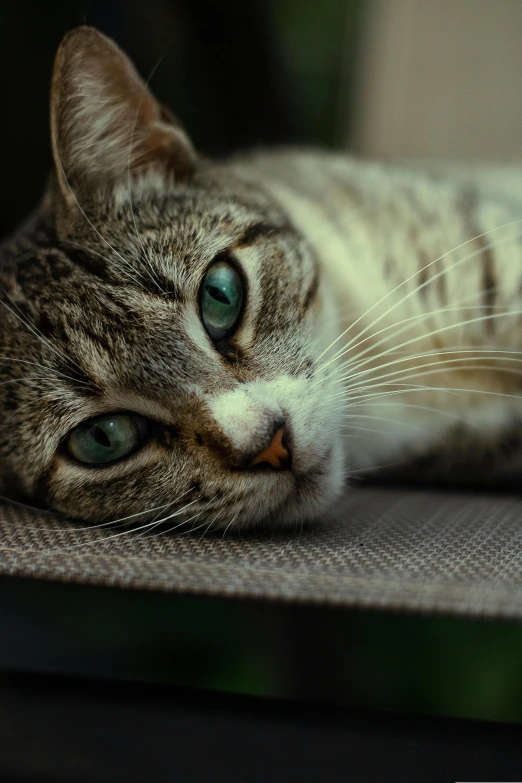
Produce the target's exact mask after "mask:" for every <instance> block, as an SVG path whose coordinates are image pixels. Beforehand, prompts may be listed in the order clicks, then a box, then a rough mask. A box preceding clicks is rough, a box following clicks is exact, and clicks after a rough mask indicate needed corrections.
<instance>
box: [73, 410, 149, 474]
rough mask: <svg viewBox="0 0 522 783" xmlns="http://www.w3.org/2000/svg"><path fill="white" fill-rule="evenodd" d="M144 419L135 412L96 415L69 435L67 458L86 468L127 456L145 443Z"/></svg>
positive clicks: (145, 424)
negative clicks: (80, 463) (81, 463)
mask: <svg viewBox="0 0 522 783" xmlns="http://www.w3.org/2000/svg"><path fill="white" fill-rule="evenodd" d="M147 433H148V424H147V420H146V419H144V418H143V417H142V416H138V415H137V414H134V413H113V414H108V415H105V416H98V417H97V418H94V419H89V420H88V421H84V422H83V424H79V425H78V427H76V428H75V429H74V430H73V431H72V432H71V433H70V434H69V436H68V438H67V440H66V448H67V451H68V452H69V454H70V456H71V457H73V458H74V459H75V460H77V461H78V462H83V463H85V464H87V465H104V464H107V463H109V462H116V460H118V459H122V457H127V456H129V454H131V453H132V452H133V451H135V450H136V449H137V448H138V447H139V446H141V444H142V443H143V442H144V440H145V438H146V436H147Z"/></svg>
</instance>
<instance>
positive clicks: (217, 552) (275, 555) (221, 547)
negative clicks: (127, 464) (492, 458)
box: [0, 488, 522, 618]
mask: <svg viewBox="0 0 522 783" xmlns="http://www.w3.org/2000/svg"><path fill="white" fill-rule="evenodd" d="M121 531H122V529H121V528H118V529H114V528H112V529H108V528H106V527H104V528H101V529H100V528H98V529H94V528H85V527H81V526H80V525H78V524H72V523H66V522H63V521H58V520H56V519H55V518H53V517H52V516H50V515H46V514H44V513H36V512H32V511H29V510H27V509H24V508H23V507H21V506H18V505H14V504H4V505H3V506H2V507H1V508H0V574H3V575H6V574H11V575H16V576H24V577H39V578H44V579H54V580H64V581H70V582H82V583H92V584H99V585H114V586H120V587H132V588H139V589H153V590H166V591H173V592H184V593H198V594H206V595H209V594H211V595H218V596H238V597H239V596H241V597H253V598H263V599H272V600H280V601H301V602H302V601H306V602H314V603H324V604H330V605H332V604H337V605H345V606H361V607H363V606H364V607H376V608H386V607H387V608H400V609H406V610H422V611H431V612H451V613H456V614H461V615H470V616H471V615H473V616H476V615H485V616H495V617H506V618H515V617H516V618H519V617H522V498H520V497H514V496H501V495H496V496H492V495H476V494H475V495H472V494H455V493H451V494H450V493H442V492H440V493H439V492H425V491H409V490H408V491H404V490H390V489H373V488H372V489H358V490H352V491H350V492H348V493H347V494H346V497H345V498H344V499H343V501H342V502H341V503H340V504H339V505H338V507H337V508H336V509H334V511H333V512H332V513H331V515H330V516H329V518H328V519H325V520H323V521H322V522H319V523H318V524H317V525H316V526H315V527H313V528H310V529H309V530H305V531H303V532H301V533H299V532H294V533H288V534H281V533H278V534H273V535H270V534H264V535H256V536H251V535H249V536H241V537H239V536H235V535H231V534H229V533H228V534H227V535H226V536H225V537H224V538H223V535H222V534H216V535H212V536H208V537H206V536H203V537H202V536H201V535H200V532H199V531H198V532H195V533H193V534H187V533H185V534H183V535H179V534H177V535H176V534H174V533H165V534H162V535H149V536H147V535H143V534H142V533H140V532H137V531H136V532H128V533H125V534H124V535H119V533H120V532H121ZM106 536H111V538H109V539H108V540H105V541H102V539H103V538H104V537H106Z"/></svg>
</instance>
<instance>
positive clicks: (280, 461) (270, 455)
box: [251, 427, 291, 470]
mask: <svg viewBox="0 0 522 783" xmlns="http://www.w3.org/2000/svg"><path fill="white" fill-rule="evenodd" d="M284 435H285V428H284V427H280V428H279V429H278V430H277V431H276V433H275V435H274V437H273V438H272V442H271V443H270V445H269V446H267V448H266V449H264V450H263V451H261V452H260V453H259V454H258V455H257V457H255V459H253V460H252V463H251V464H252V467H253V466H254V465H261V464H262V463H263V462H267V463H268V464H269V465H271V466H272V467H273V468H274V469H275V470H284V469H285V468H289V467H290V462H291V455H290V452H289V451H288V449H287V448H286V446H284V445H283V438H284Z"/></svg>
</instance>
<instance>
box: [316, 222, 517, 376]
mask: <svg viewBox="0 0 522 783" xmlns="http://www.w3.org/2000/svg"><path fill="white" fill-rule="evenodd" d="M520 222H522V218H520V219H518V220H513V221H511V222H509V223H505V224H504V225H502V226H498V227H497V228H494V229H491V230H490V231H485V232H484V233H482V234H479V235H477V236H476V237H472V238H471V239H469V240H467V241H466V242H462V243H461V244H460V245H458V246H457V247H455V248H453V249H452V250H450V251H448V252H447V253H444V254H443V255H442V256H439V258H436V259H434V260H433V261H431V262H430V263H428V264H426V265H425V266H424V267H422V269H419V270H418V271H417V272H415V273H414V274H412V275H410V277H408V278H407V279H406V280H403V282H402V283H399V285H397V286H396V287H395V288H394V289H392V290H391V291H389V292H388V293H387V294H386V295H385V296H384V297H382V298H381V299H380V300H379V301H378V302H376V303H375V304H374V305H372V306H371V307H370V308H369V309H368V310H366V312H365V313H363V314H362V315H361V316H360V317H359V318H357V320H356V321H354V323H352V324H351V325H350V326H349V327H348V328H347V329H345V331H344V332H343V333H342V334H341V335H339V337H337V338H336V340H335V341H334V342H337V340H339V339H340V338H341V337H343V336H344V335H345V334H346V333H347V332H348V331H350V329H352V328H353V327H354V326H355V325H356V324H357V323H359V322H360V321H361V320H362V319H363V318H365V317H366V316H367V315H368V313H370V312H371V311H372V310H374V309H375V308H376V307H378V305H379V304H381V302H383V301H384V300H385V299H387V298H388V297H389V296H391V295H392V294H394V293H395V292H396V291H397V290H398V289H399V288H401V287H402V286H404V285H406V283H408V282H409V281H410V280H413V279H414V278H415V277H417V276H418V275H419V274H421V272H423V271H425V270H426V269H428V268H429V267H430V266H432V265H433V264H435V263H437V262H438V261H440V260H442V259H443V258H445V257H446V256H448V255H450V254H451V253H454V252H455V251H456V250H459V249H460V248H462V247H464V246H465V245H467V244H469V243H470V242H474V241H476V240H477V239H481V238H482V237H484V236H487V235H488V234H491V233H493V232H495V231H500V230H501V229H504V228H508V227H510V226H513V225H515V224H518V223H520ZM520 235H521V232H517V233H516V234H515V235H513V236H511V235H510V236H508V237H504V238H501V239H499V240H497V241H496V242H491V243H486V244H485V245H483V246H481V247H479V248H478V249H477V250H474V251H473V252H471V253H468V254H467V255H466V256H464V258H462V259H459V260H458V261H456V262H455V263H454V264H453V265H452V266H451V267H444V269H442V270H441V271H440V272H438V273H436V274H435V275H432V276H430V277H429V278H428V279H427V280H426V281H425V282H424V283H421V284H420V285H418V286H416V287H415V288H414V289H413V290H412V291H409V292H408V293H407V294H406V295H405V296H403V297H402V298H401V299H399V300H398V301H397V302H395V303H394V304H393V305H391V307H389V308H388V309H387V310H386V311H385V312H384V313H381V315H380V316H378V317H377V318H376V319H374V321H372V323H371V324H369V325H368V326H366V327H365V328H364V329H363V330H362V331H361V332H359V333H358V335H357V337H355V338H353V339H352V340H351V341H349V342H348V343H347V344H346V345H345V346H344V347H343V348H342V349H339V351H338V352H337V354H336V355H335V356H333V357H332V358H331V359H330V360H329V361H328V362H326V363H325V364H324V365H322V366H323V367H325V366H328V364H330V363H331V362H334V361H337V359H338V358H340V356H343V355H344V354H345V353H346V352H347V351H348V350H349V348H350V347H351V345H352V344H353V342H354V340H357V339H358V338H360V337H361V336H362V335H363V334H366V333H367V332H368V331H369V330H370V329H372V328H373V327H374V326H375V325H376V324H377V323H379V321H381V320H382V319H383V318H385V317H386V316H387V315H389V314H390V313H391V312H393V310H395V309H396V308H397V307H399V306H400V305H402V304H404V302H405V301H407V300H408V299H410V298H411V297H412V296H415V295H416V294H418V292H419V291H421V290H422V289H424V288H425V287H426V286H428V285H431V284H432V283H433V282H434V281H435V280H437V279H439V278H440V277H441V276H442V275H445V274H448V271H449V269H451V270H454V269H456V268H457V267H458V266H460V265H462V264H463V263H465V262H467V261H469V260H471V259H472V258H475V257H476V256H478V255H481V254H482V253H484V252H485V251H486V250H489V249H492V248H494V247H498V246H499V245H500V244H503V243H504V242H507V241H510V240H514V239H518V238H519V237H520ZM366 339H371V337H368V338H366ZM363 342H364V341H363ZM324 353H325V352H324V351H323V353H322V354H320V356H319V357H318V358H321V357H322V356H323V355H324Z"/></svg>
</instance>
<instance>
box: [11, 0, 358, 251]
mask: <svg viewBox="0 0 522 783" xmlns="http://www.w3.org/2000/svg"><path fill="white" fill-rule="evenodd" d="M362 5H363V4H362V2H361V0H327V2H325V3H317V2H315V0H266V1H265V2H259V0H241V2H234V1H233V0H232V1H231V0H228V2H219V3H216V2H213V1H212V0H147V2H146V3H144V2H141V1H140V0H125V1H124V2H122V1H118V0H98V1H97V0H83V2H82V1H81V0H64V2H61V3H56V2H55V3H52V2H39V0H18V1H17V2H13V3H8V2H3V3H2V4H1V11H0V73H1V74H2V77H1V84H2V102H1V106H2V122H1V123H0V149H2V150H3V155H2V188H1V189H0V237H2V236H4V235H5V234H6V233H7V232H9V231H10V230H12V228H13V227H14V226H15V225H16V224H17V223H18V222H19V221H20V220H21V219H22V218H23V217H24V216H25V214H26V213H27V212H28V211H29V210H30V209H32V208H33V207H34V206H35V204H36V203H37V201H38V199H39V197H40V195H41V193H42V190H43V187H44V184H45V176H46V173H47V171H48V170H49V167H50V165H51V157H50V146H49V129H48V123H49V117H48V114H49V85H50V77H51V69H52V63H53V59H54V55H55V52H56V48H57V46H58V44H59V42H60V39H61V38H62V36H63V35H64V33H65V32H67V30H69V29H70V28H72V27H75V26H76V25H78V24H82V23H87V24H91V25H94V26H96V27H98V28H99V29H100V30H102V32H104V33H105V34H107V35H108V36H110V37H111V38H114V40H115V41H116V42H117V43H118V44H119V45H120V46H121V47H122V48H123V49H124V50H125V51H126V52H127V54H128V55H129V56H130V57H131V59H132V60H133V61H134V63H135V65H136V67H137V68H138V70H139V71H140V73H141V74H142V76H143V78H144V79H145V80H147V79H148V78H149V77H150V75H151V74H152V72H153V71H154V73H153V76H152V79H151V89H152V91H153V92H154V93H155V94H156V95H157V96H158V97H159V98H160V100H161V101H162V102H163V103H166V104H168V105H169V106H170V108H171V109H172V111H174V113H175V114H176V115H177V116H178V117H179V118H181V120H182V122H183V123H184V125H185V127H186V128H187V129H188V131H189V133H190V134H191V136H192V138H193V141H194V143H195V144H196V146H197V148H198V149H199V150H200V151H201V152H203V153H205V154H207V155H223V154H226V153H227V152H229V151H235V150H238V149H240V148H242V147H249V146H252V145H268V144H280V143H288V142H297V143H303V144H318V145H332V144H335V143H337V142H338V136H339V111H338V94H339V83H340V79H341V78H343V79H345V73H346V69H347V68H348V71H349V69H350V64H349V61H350V59H351V58H350V57H348V58H347V57H346V56H345V54H346V52H347V51H348V52H350V51H352V46H351V45H348V44H350V43H351V42H350V39H351V38H352V36H353V38H354V40H355V38H356V27H357V23H358V18H359V15H360V12H361V8H362ZM341 66H342V67H341ZM343 122H344V116H343Z"/></svg>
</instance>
